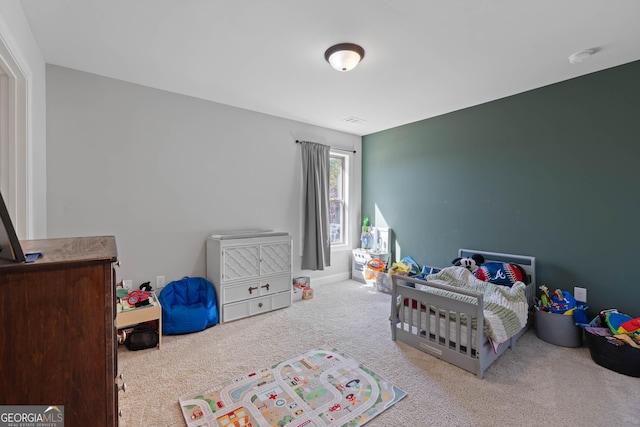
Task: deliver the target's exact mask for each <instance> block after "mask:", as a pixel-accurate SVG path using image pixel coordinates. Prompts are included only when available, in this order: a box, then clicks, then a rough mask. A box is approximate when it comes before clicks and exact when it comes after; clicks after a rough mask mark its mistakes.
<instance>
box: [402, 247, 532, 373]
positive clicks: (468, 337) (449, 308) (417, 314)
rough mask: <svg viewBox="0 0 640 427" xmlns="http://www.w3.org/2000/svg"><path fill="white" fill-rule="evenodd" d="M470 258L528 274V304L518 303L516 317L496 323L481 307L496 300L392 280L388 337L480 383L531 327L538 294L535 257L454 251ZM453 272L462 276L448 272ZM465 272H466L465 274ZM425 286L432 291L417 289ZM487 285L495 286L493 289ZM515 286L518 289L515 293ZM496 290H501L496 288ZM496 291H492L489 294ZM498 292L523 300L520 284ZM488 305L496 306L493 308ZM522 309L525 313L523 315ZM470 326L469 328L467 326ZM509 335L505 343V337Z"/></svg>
mask: <svg viewBox="0 0 640 427" xmlns="http://www.w3.org/2000/svg"><path fill="white" fill-rule="evenodd" d="M473 254H480V255H482V256H483V257H484V258H485V262H492V261H495V262H505V263H511V264H518V265H519V266H520V267H522V269H523V270H524V271H525V272H526V274H527V276H528V279H529V284H528V285H526V286H525V287H524V297H526V301H524V300H521V302H520V303H519V304H518V305H519V308H518V310H519V312H520V315H519V316H505V319H500V321H499V322H498V321H496V320H498V319H496V317H495V313H494V312H492V311H490V310H489V309H488V308H487V307H485V306H486V304H485V299H486V298H489V299H491V300H492V301H495V300H496V298H498V299H500V298H501V297H496V296H495V295H494V294H491V295H490V294H489V293H485V294H483V293H479V292H476V291H474V290H468V289H460V288H456V287H452V286H448V285H443V284H440V283H434V282H429V281H423V280H419V279H415V278H411V277H404V276H396V275H394V276H393V277H392V283H393V287H392V294H391V295H392V298H391V338H392V339H393V340H394V341H395V340H400V341H402V342H405V343H407V344H409V345H411V346H412V347H415V348H417V349H419V350H422V351H424V352H426V353H429V354H431V355H433V356H436V357H438V358H440V359H442V360H445V361H447V362H449V363H451V364H453V365H456V366H458V367H460V368H462V369H465V370H467V371H469V372H471V373H474V374H476V375H477V376H478V378H483V376H484V371H485V370H486V369H487V368H488V367H489V366H490V365H491V364H492V363H493V362H494V361H495V360H497V359H498V357H500V356H501V355H502V354H503V353H504V352H505V351H506V350H507V349H508V348H513V347H514V346H515V343H516V341H517V340H518V338H520V336H522V335H523V334H524V332H526V330H527V329H528V328H529V327H530V326H531V324H532V322H533V315H532V312H531V311H530V308H531V307H532V306H533V304H534V297H535V289H536V288H535V283H536V281H535V257H531V256H523V255H511V254H501V253H495V252H486V251H477V250H469V249H460V250H459V251H458V256H459V257H471V256H472V255H473ZM454 268H455V267H454ZM452 270H453V269H452ZM452 273H455V274H457V273H461V272H459V271H452ZM464 273H467V272H466V271H464ZM468 274H469V275H471V274H470V273H468ZM463 276H464V275H463ZM429 277H435V276H428V277H427V278H426V279H427V280H429ZM464 277H466V276H464ZM470 280H474V281H475V278H473V277H472V278H471V279H470ZM472 284H475V282H473V283H472ZM424 286H427V287H428V288H425V289H429V290H430V291H431V292H425V291H424V290H420V289H419V288H422V287H424ZM487 286H491V287H494V285H487ZM518 286H519V287H520V288H519V289H516V288H517V287H518ZM416 287H417V288H416ZM478 288H480V287H478ZM482 288H484V286H482ZM500 288H505V287H502V286H500ZM474 289H475V288H474ZM495 290H496V289H495V287H494V289H493V291H495ZM497 290H498V291H500V292H501V293H509V292H513V294H514V295H515V294H516V293H518V294H519V297H520V298H521V297H522V284H519V285H517V286H516V285H514V289H513V290H509V289H508V288H505V289H497ZM525 303H526V306H525ZM491 305H492V307H495V304H493V303H492V304H491ZM523 306H524V309H525V312H524V313H522V307H523ZM492 309H493V308H492ZM510 314H511V313H510ZM515 317H519V319H515ZM469 319H470V320H471V322H469ZM489 319H494V320H493V321H491V320H489ZM502 322H504V324H502ZM509 322H511V323H509ZM469 323H471V325H472V326H471V327H467V325H468V324H469ZM489 323H491V328H493V329H492V330H491V334H492V335H493V336H494V338H495V337H496V336H499V337H501V338H500V339H502V340H504V341H503V342H501V343H499V344H498V345H496V342H495V340H491V339H489V338H488V337H487V335H485V332H486V329H485V326H488V324H489ZM427 331H428V332H427ZM478 331H480V332H478ZM507 336H508V338H505V337H507ZM478 337H480V339H478ZM478 341H479V344H478ZM469 343H471V345H469Z"/></svg>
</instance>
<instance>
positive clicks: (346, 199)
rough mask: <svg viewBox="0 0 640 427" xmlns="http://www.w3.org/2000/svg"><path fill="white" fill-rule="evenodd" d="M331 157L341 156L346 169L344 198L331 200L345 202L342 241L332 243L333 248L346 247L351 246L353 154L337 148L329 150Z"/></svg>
mask: <svg viewBox="0 0 640 427" xmlns="http://www.w3.org/2000/svg"><path fill="white" fill-rule="evenodd" d="M329 156H330V157H336V158H340V159H342V161H343V166H344V169H343V171H342V185H343V189H342V199H330V200H329V202H331V200H341V201H342V203H343V206H342V209H343V214H344V217H343V219H342V220H343V224H342V242H337V243H331V248H332V249H338V248H346V247H348V246H349V236H350V230H349V188H350V186H349V176H350V166H351V156H350V155H349V154H348V153H343V152H339V151H335V150H331V151H330V152H329Z"/></svg>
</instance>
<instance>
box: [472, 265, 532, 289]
mask: <svg viewBox="0 0 640 427" xmlns="http://www.w3.org/2000/svg"><path fill="white" fill-rule="evenodd" d="M473 275H474V276H476V277H477V278H478V279H480V280H482V281H483V282H491V283H493V284H495V285H503V286H509V287H510V286H513V284H514V283H516V282H523V283H524V284H525V285H526V284H528V283H529V277H528V276H527V272H526V271H525V270H524V269H523V268H522V267H521V266H519V265H518V264H510V263H508V262H493V261H492V262H485V263H483V264H482V265H481V266H480V267H478V268H477V269H476V271H475V272H474V273H473Z"/></svg>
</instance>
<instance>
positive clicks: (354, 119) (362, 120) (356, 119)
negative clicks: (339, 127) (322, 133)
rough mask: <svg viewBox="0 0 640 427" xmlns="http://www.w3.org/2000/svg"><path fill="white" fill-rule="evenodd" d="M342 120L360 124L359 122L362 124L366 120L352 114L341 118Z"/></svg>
mask: <svg viewBox="0 0 640 427" xmlns="http://www.w3.org/2000/svg"><path fill="white" fill-rule="evenodd" d="M342 121H343V122H347V123H354V124H357V125H361V124H364V123H365V122H366V120H365V119H359V118H358V117H354V116H351V117H347V118H346V119H342Z"/></svg>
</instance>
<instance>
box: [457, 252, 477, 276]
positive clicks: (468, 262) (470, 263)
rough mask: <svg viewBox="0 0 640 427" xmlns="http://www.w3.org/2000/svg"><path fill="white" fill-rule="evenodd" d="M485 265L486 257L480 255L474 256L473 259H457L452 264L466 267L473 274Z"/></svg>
mask: <svg viewBox="0 0 640 427" xmlns="http://www.w3.org/2000/svg"><path fill="white" fill-rule="evenodd" d="M483 263H484V257H483V256H482V255H480V254H473V255H471V258H456V259H454V260H453V261H451V264H453V265H455V266H456V267H464V268H466V269H467V270H469V271H470V272H472V273H475V272H476V270H477V269H478V267H480V265H481V264H483Z"/></svg>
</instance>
